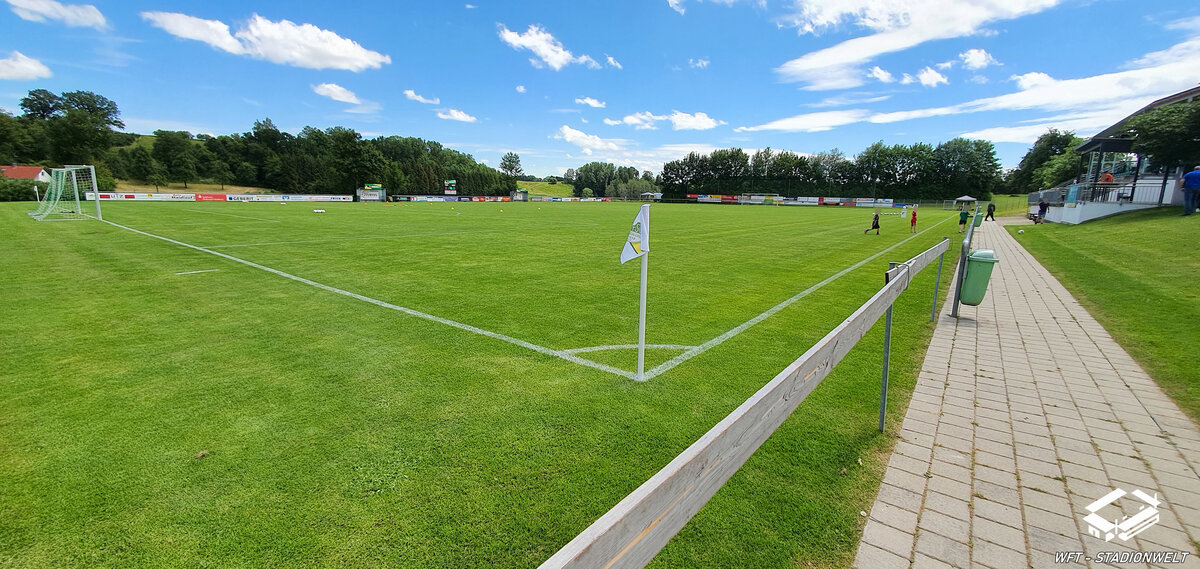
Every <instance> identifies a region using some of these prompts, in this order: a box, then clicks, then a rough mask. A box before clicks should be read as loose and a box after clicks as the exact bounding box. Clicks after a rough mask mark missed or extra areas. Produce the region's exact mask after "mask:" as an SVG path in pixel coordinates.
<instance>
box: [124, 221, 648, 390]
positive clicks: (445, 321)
mask: <svg viewBox="0 0 1200 569" xmlns="http://www.w3.org/2000/svg"><path fill="white" fill-rule="evenodd" d="M104 223H107V224H109V225H112V226H114V227H119V228H121V229H124V230H126V231H132V232H134V233H137V234H139V235H145V236H147V237H153V238H155V239H161V240H163V241H166V242H168V243H174V244H176V245H179V246H182V247H187V248H188V249H194V250H196V251H200V252H203V253H208V254H210V255H216V256H218V257H221V258H222V259H228V260H230V261H233V262H235V263H241V264H243V265H246V266H249V267H254V268H256V269H259V270H262V271H266V272H268V273H271V274H274V275H278V276H281V277H283V278H285V279H291V280H294V281H296V282H299V283H304V284H306V285H309V286H313V287H316V288H319V289H321V290H325V291H329V292H332V293H335V294H340V295H342V296H348V297H350V298H353V299H356V300H361V301H363V302H369V303H371V304H374V305H376V306H382V307H383V308H390V309H392V310H395V311H398V312H403V313H405V314H408V315H409V316H416V317H417V318H424V319H425V320H432V321H433V322H437V323H439V324H445V325H446V326H450V327H453V328H458V329H459V330H466V331H467V332H472V333H475V334H479V335H480V336H487V337H488V338H493V339H496V340H500V341H502V342H508V343H510V344H514V345H517V346H521V347H522V348H526V349H529V350H533V351H535V352H538V353H542V354H546V355H548V356H554V357H556V358H561V359H564V360H566V361H569V362H571V363H573V364H578V365H581V366H586V367H590V368H595V369H598V370H600V371H606V372H608V373H611V374H613V375H619V376H621V377H625V378H629V379H634V376H635V374H633V373H631V372H627V371H625V370H621V369H617V368H615V367H612V366H610V365H605V364H602V363H599V362H594V361H591V360H587V359H584V358H581V357H579V356H576V355H574V354H568V353H566V352H563V351H561V350H555V349H551V348H547V347H545V346H539V345H537V344H533V343H530V342H526V341H525V340H518V339H517V338H513V337H512V336H506V335H504V334H497V333H496V332H489V331H487V330H484V329H482V328H478V327H475V326H471V325H470V324H463V323H461V322H455V321H454V320H449V319H447V318H442V317H439V316H434V315H432V314H427V313H425V312H421V311H419V310H413V309H411V308H405V307H403V306H397V305H395V304H392V303H390V302H384V301H382V300H377V299H374V298H371V297H368V296H363V295H361V294H357V293H353V292H350V291H347V290H342V289H340V288H335V287H331V286H329V285H324V284H321V283H319V282H316V281H312V280H309V279H306V278H304V277H298V276H296V275H293V274H290V273H285V272H283V271H280V270H278V269H272V268H271V267H267V266H264V265H260V264H258V263H254V262H251V261H247V260H245V259H239V258H237V257H234V256H232V255H226V254H225V253H221V252H218V251H213V250H211V249H206V248H204V247H199V246H196V245H192V244H189V243H184V242H183V241H176V240H174V239H171V238H169V237H163V236H161V235H155V234H153V233H147V232H145V231H141V230H138V229H134V228H132V227H126V226H124V225H121V224H119V223H113V222H111V221H107V220H105V221H104Z"/></svg>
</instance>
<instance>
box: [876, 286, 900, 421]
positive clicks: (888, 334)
mask: <svg viewBox="0 0 1200 569" xmlns="http://www.w3.org/2000/svg"><path fill="white" fill-rule="evenodd" d="M896 265H897V263H888V270H889V271H891V270H892V269H894V268H896ZM883 280H884V284H886V283H887V280H888V273H884V276H883ZM891 358H892V304H891V303H889V304H888V307H887V316H884V319H883V382H882V387H881V388H880V391H879V432H881V433H882V432H883V417H884V415H885V414H886V413H887V387H888V368H889V367H891V365H890V363H891Z"/></svg>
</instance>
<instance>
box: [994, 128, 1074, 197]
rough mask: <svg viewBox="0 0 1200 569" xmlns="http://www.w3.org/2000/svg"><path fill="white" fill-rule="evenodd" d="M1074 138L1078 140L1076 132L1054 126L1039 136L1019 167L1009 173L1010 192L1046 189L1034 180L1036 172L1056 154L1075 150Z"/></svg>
mask: <svg viewBox="0 0 1200 569" xmlns="http://www.w3.org/2000/svg"><path fill="white" fill-rule="evenodd" d="M1074 140H1077V139H1076V137H1075V133H1074V132H1071V131H1059V130H1056V129H1053V128H1052V129H1050V130H1048V131H1046V133H1045V134H1043V135H1041V136H1039V137H1038V139H1037V140H1036V141H1035V142H1034V143H1033V147H1032V148H1030V149H1029V151H1028V152H1026V153H1025V156H1024V157H1022V158H1021V163H1020V164H1019V165H1018V166H1017V169H1016V170H1014V171H1013V172H1012V174H1010V175H1009V177H1008V188H1007V189H1008V192H1010V193H1014V194H1027V193H1029V192H1033V191H1037V190H1041V189H1044V188H1043V187H1041V185H1040V184H1038V183H1037V182H1036V181H1034V172H1036V171H1037V169H1038V168H1040V167H1041V166H1042V164H1045V163H1046V161H1047V160H1049V159H1051V158H1053V157H1054V156H1058V155H1059V154H1065V153H1067V152H1073V151H1074V149H1075V147H1074V146H1073V145H1072V144H1071V143H1072V142H1073V141H1074Z"/></svg>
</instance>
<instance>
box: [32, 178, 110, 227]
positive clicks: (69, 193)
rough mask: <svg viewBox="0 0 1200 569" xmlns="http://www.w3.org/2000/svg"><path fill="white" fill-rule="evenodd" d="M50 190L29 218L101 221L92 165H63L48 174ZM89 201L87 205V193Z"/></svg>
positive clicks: (98, 196) (47, 190)
mask: <svg viewBox="0 0 1200 569" xmlns="http://www.w3.org/2000/svg"><path fill="white" fill-rule="evenodd" d="M50 177H51V179H50V187H49V188H46V195H44V196H42V201H41V202H39V203H38V207H37V209H35V210H33V211H31V212H29V215H30V216H32V217H33V218H34V219H36V220H38V221H56V220H70V219H90V218H95V219H102V218H101V217H100V192H99V191H98V190H99V188H97V187H96V169H95V168H93V167H92V166H66V167H63V168H54V169H52V170H51V171H50ZM89 192H91V194H92V197H93V200H94V201H92V202H88V193H89Z"/></svg>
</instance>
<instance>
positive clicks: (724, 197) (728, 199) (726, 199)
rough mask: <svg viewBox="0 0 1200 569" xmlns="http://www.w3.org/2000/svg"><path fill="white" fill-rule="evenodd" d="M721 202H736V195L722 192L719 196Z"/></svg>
mask: <svg viewBox="0 0 1200 569" xmlns="http://www.w3.org/2000/svg"><path fill="white" fill-rule="evenodd" d="M721 203H738V196H736V195H729V194H724V195H722V196H721Z"/></svg>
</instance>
